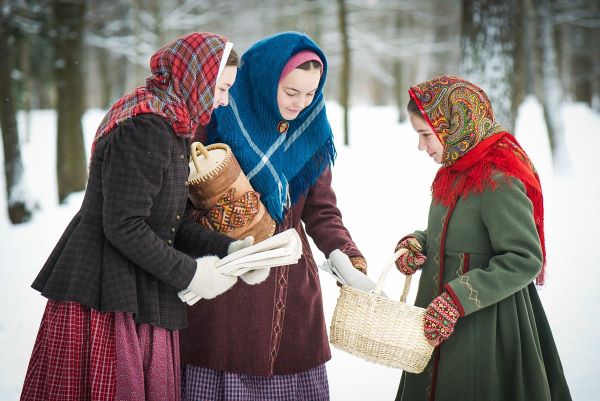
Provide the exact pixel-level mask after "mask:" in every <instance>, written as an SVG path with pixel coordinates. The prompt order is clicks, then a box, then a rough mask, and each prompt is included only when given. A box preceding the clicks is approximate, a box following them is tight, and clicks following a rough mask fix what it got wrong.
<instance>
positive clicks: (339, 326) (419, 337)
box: [329, 259, 433, 373]
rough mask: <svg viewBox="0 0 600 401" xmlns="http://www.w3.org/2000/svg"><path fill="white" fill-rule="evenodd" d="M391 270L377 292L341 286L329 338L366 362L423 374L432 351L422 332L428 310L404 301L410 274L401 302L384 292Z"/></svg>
mask: <svg viewBox="0 0 600 401" xmlns="http://www.w3.org/2000/svg"><path fill="white" fill-rule="evenodd" d="M394 260H395V259H394ZM392 262H393V261H392ZM388 271H389V269H385V270H384V272H383V273H382V277H380V280H379V283H378V287H377V288H376V289H375V290H374V291H369V292H365V291H361V290H358V289H356V288H352V287H349V286H343V287H342V288H341V290H340V296H339V298H338V300H337V304H336V307H335V311H334V313H333V319H332V322H331V327H330V334H329V336H330V337H329V338H330V341H331V344H332V345H334V346H335V347H336V348H339V349H341V350H343V351H345V352H348V353H350V354H352V355H355V356H358V357H360V358H362V359H365V360H367V361H370V362H374V363H377V364H381V365H384V366H388V367H391V368H399V369H402V370H405V371H407V372H410V373H421V372H422V371H423V370H424V369H425V367H426V366H427V363H428V362H429V359H430V358H431V354H432V352H433V347H432V346H431V345H430V344H429V343H428V342H427V340H426V339H425V335H424V333H423V318H424V316H425V309H424V308H420V307H418V306H413V305H408V304H406V302H405V301H406V294H407V293H408V289H409V287H410V276H407V280H406V283H405V291H404V292H403V295H402V297H401V299H400V301H395V300H392V299H389V298H387V297H385V296H384V295H381V287H382V285H383V282H384V281H385V276H386V275H387V272H388Z"/></svg>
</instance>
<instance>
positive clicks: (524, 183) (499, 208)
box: [396, 76, 571, 401]
mask: <svg viewBox="0 0 600 401" xmlns="http://www.w3.org/2000/svg"><path fill="white" fill-rule="evenodd" d="M409 93H410V96H411V101H410V103H409V105H408V111H409V116H410V121H411V124H412V126H413V128H414V129H415V131H416V132H417V133H418V135H419V150H422V151H425V152H427V154H428V155H429V156H430V157H432V158H433V160H434V161H435V162H436V163H438V164H441V165H442V166H441V168H440V169H439V170H438V172H437V174H436V177H435V179H434V181H433V185H432V197H433V201H432V204H431V208H430V210H429V222H428V226H427V229H426V230H425V231H416V232H414V233H412V234H410V235H408V236H406V237H404V238H402V239H401V240H400V241H399V243H398V245H397V247H396V249H400V248H403V247H404V248H408V249H409V251H410V252H408V253H407V254H405V256H403V257H402V258H400V259H399V260H398V261H397V262H396V265H397V267H398V269H399V270H400V271H401V272H402V273H404V274H413V273H414V272H415V271H416V270H418V269H419V268H421V270H422V272H421V277H420V280H419V291H418V294H417V298H416V301H415V304H416V305H418V306H421V307H425V308H427V312H426V315H425V320H424V327H423V330H424V335H425V337H426V338H427V340H428V341H429V342H430V343H431V344H432V345H433V346H434V347H436V348H435V351H434V354H433V357H432V360H431V361H430V363H429V365H428V366H427V368H426V369H425V371H424V372H423V373H420V374H411V373H406V372H404V374H403V376H402V380H401V382H400V387H399V389H398V395H397V397H396V400H403V401H405V400H411V401H425V400H427V401H432V400H436V401H441V400H448V401H450V400H462V401H468V400H473V401H475V400H511V401H532V400H533V401H535V400H539V401H542V400H543V401H547V400H557V401H558V400H561V401H562V400H570V399H571V396H570V393H569V388H568V386H567V383H566V380H565V377H564V373H563V369H562V365H561V362H560V358H559V356H558V351H557V349H556V345H555V344H554V340H553V337H552V332H551V330H550V326H549V324H548V321H547V319H546V315H545V313H544V309H543V307H542V304H541V302H540V299H539V297H538V294H537V289H536V287H535V284H534V283H533V282H534V281H536V282H537V284H540V285H541V284H543V283H544V277H545V264H546V263H545V262H546V257H545V256H546V252H545V246H544V223H543V215H544V210H543V199H542V189H541V186H540V180H539V177H538V174H537V172H536V171H535V169H534V167H533V164H532V163H531V161H530V160H529V158H528V156H527V154H526V153H525V151H524V150H523V148H521V146H520V145H519V143H518V142H517V140H516V139H515V138H514V137H513V136H512V135H511V134H509V133H508V132H507V131H506V130H505V129H504V128H503V127H502V126H501V125H499V124H498V123H497V122H496V120H495V118H494V113H493V111H492V106H491V104H490V101H489V99H488V97H487V95H486V94H485V93H484V92H483V90H482V89H481V88H479V87H478V86H476V85H474V84H472V83H470V82H468V81H465V80H463V79H461V78H457V77H449V76H443V77H439V78H434V79H431V80H429V81H427V82H424V83H421V84H418V85H415V86H413V87H411V88H410V91H409Z"/></svg>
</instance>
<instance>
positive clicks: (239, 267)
mask: <svg viewBox="0 0 600 401" xmlns="http://www.w3.org/2000/svg"><path fill="white" fill-rule="evenodd" d="M301 256H302V241H301V240H300V236H299V235H298V233H297V232H296V230H294V229H293V228H291V229H289V230H286V231H284V232H282V233H279V234H277V235H274V236H272V237H271V238H267V239H266V240H264V241H261V242H259V243H258V244H255V245H252V246H247V247H245V248H242V249H239V250H237V251H234V252H232V253H230V254H229V255H227V256H225V257H224V258H223V259H220V260H218V261H215V263H214V265H213V266H214V269H216V271H218V272H219V273H220V274H221V275H223V276H227V277H231V278H232V279H235V280H234V284H235V281H237V277H241V279H242V280H243V281H244V282H246V283H247V284H251V285H254V284H259V283H261V282H262V281H264V280H265V279H266V278H267V277H268V276H269V269H270V268H271V267H275V266H284V265H291V264H295V263H297V262H298V259H300V257H301ZM215 258H216V257H215ZM232 285H233V284H232ZM178 295H179V298H180V299H181V300H182V301H184V302H186V303H187V304H188V305H193V304H195V303H196V302H198V301H199V300H200V299H202V298H206V297H205V296H203V295H201V294H197V293H195V292H194V291H193V290H192V289H191V288H187V289H185V290H182V291H180V292H179V293H178ZM211 295H212V294H211ZM215 296H216V295H215Z"/></svg>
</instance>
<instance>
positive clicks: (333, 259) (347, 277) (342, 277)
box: [319, 249, 385, 295]
mask: <svg viewBox="0 0 600 401" xmlns="http://www.w3.org/2000/svg"><path fill="white" fill-rule="evenodd" d="M319 267H320V268H321V269H323V270H325V271H326V272H327V273H329V274H331V275H332V276H333V277H334V278H335V279H336V280H337V281H339V282H340V283H342V284H343V285H348V286H350V287H353V288H356V289H359V290H361V291H371V290H373V289H374V288H375V286H376V285H377V284H376V283H375V282H374V281H373V280H371V279H370V278H369V277H367V275H366V274H363V273H361V272H360V271H358V270H357V269H356V268H355V267H354V266H353V265H352V262H351V261H350V258H349V257H348V255H346V254H345V253H343V252H342V251H340V250H339V249H336V250H334V251H333V252H331V253H330V254H329V259H326V260H325V262H323V264H321V265H320V266H319ZM383 295H385V294H383Z"/></svg>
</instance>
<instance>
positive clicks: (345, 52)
mask: <svg viewBox="0 0 600 401" xmlns="http://www.w3.org/2000/svg"><path fill="white" fill-rule="evenodd" d="M338 20H339V26H340V36H341V38H342V46H341V47H342V68H341V73H340V105H341V106H342V108H343V110H344V117H343V127H344V145H349V144H350V134H349V127H348V113H349V99H350V69H351V68H352V66H351V64H350V43H349V42H350V39H349V37H348V21H347V11H346V1H345V0H338Z"/></svg>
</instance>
